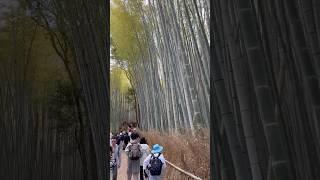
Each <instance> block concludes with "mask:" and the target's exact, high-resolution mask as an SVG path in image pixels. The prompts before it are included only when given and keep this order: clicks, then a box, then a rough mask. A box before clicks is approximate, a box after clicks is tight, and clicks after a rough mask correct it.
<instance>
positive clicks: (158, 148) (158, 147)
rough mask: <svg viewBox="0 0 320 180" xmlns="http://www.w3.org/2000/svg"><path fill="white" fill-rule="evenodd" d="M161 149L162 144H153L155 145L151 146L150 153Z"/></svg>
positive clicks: (159, 151)
mask: <svg viewBox="0 0 320 180" xmlns="http://www.w3.org/2000/svg"><path fill="white" fill-rule="evenodd" d="M162 150H163V147H162V146H160V145H159V144H155V145H153V147H152V150H151V153H152V154H155V153H161V152H162Z"/></svg>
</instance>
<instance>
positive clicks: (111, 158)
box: [110, 145, 114, 179]
mask: <svg viewBox="0 0 320 180" xmlns="http://www.w3.org/2000/svg"><path fill="white" fill-rule="evenodd" d="M113 166H114V158H113V148H112V146H111V145H110V179H112V177H113V174H112V172H113Z"/></svg>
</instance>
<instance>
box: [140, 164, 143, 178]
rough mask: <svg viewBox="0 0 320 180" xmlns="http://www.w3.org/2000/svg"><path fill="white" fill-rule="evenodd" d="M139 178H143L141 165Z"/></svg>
mask: <svg viewBox="0 0 320 180" xmlns="http://www.w3.org/2000/svg"><path fill="white" fill-rule="evenodd" d="M140 180H143V166H140Z"/></svg>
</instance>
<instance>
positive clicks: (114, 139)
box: [111, 136, 121, 180]
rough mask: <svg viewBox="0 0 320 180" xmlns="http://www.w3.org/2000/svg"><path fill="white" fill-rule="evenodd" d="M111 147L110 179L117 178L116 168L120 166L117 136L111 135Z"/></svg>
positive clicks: (114, 179)
mask: <svg viewBox="0 0 320 180" xmlns="http://www.w3.org/2000/svg"><path fill="white" fill-rule="evenodd" d="M111 147H112V162H113V164H112V180H117V175H118V168H120V164H121V157H120V147H119V146H118V144H117V137H116V136H113V137H112V140H111Z"/></svg>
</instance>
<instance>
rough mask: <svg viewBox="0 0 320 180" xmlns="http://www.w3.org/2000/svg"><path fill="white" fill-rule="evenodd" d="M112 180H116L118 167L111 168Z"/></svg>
mask: <svg viewBox="0 0 320 180" xmlns="http://www.w3.org/2000/svg"><path fill="white" fill-rule="evenodd" d="M112 175H113V176H112V180H117V175H118V167H117V166H116V167H114V168H113V172H112Z"/></svg>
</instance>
